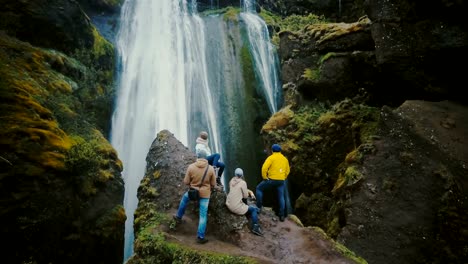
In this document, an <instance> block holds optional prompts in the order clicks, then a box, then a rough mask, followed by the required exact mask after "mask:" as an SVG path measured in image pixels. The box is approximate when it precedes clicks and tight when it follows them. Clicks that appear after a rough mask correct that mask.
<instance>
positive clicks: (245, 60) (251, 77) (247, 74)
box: [240, 45, 256, 94]
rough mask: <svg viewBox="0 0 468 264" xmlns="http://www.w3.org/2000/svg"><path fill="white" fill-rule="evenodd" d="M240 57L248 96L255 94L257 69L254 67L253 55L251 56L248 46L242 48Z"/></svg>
mask: <svg viewBox="0 0 468 264" xmlns="http://www.w3.org/2000/svg"><path fill="white" fill-rule="evenodd" d="M240 55H241V63H242V77H243V79H244V85H245V87H244V89H245V91H246V94H255V89H256V78H255V68H254V65H253V59H252V55H251V54H250V51H249V47H248V46H247V45H243V46H242V48H241V52H240Z"/></svg>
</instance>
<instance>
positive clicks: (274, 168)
mask: <svg viewBox="0 0 468 264" xmlns="http://www.w3.org/2000/svg"><path fill="white" fill-rule="evenodd" d="M271 151H272V154H271V155H270V156H268V158H267V159H266V160H265V162H264V163H263V166H262V178H263V181H262V182H260V183H259V184H258V185H257V188H256V191H255V193H256V195H257V207H258V208H259V209H260V210H262V206H263V205H262V202H263V192H264V191H265V190H266V189H268V188H275V189H276V190H277V195H278V202H279V219H280V221H281V222H283V221H284V218H285V217H286V214H285V207H286V206H285V200H284V189H285V180H286V179H287V178H288V175H289V169H290V168H289V161H288V159H287V158H286V157H285V156H284V155H283V154H281V146H280V145H278V144H273V145H272V146H271Z"/></svg>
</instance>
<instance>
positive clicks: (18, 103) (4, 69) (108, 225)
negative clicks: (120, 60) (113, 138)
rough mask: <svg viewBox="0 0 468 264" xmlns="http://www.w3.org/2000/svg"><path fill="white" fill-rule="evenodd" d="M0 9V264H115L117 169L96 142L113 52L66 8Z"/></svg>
mask: <svg viewBox="0 0 468 264" xmlns="http://www.w3.org/2000/svg"><path fill="white" fill-rule="evenodd" d="M0 5H1V6H2V10H1V11H0V16H1V18H2V19H1V22H0V30H1V33H0V101H1V104H0V110H1V122H0V131H1V132H0V134H1V135H0V149H1V151H0V164H1V166H2V171H1V173H0V193H1V194H0V200H1V203H0V208H1V210H0V217H1V219H2V226H1V234H2V237H3V238H4V239H5V240H6V241H8V242H7V243H6V245H5V246H4V250H5V252H8V254H6V255H5V256H4V257H3V261H4V262H5V263H122V261H123V239H124V238H123V233H124V222H125V212H124V209H123V206H122V202H123V191H124V190H123V181H122V178H121V175H120V172H121V171H122V164H121V162H120V160H119V159H118V157H117V153H116V152H115V150H114V149H113V148H112V146H111V145H110V144H109V142H108V141H107V140H106V138H105V136H104V135H105V134H107V131H106V128H107V127H106V124H107V123H108V122H109V116H110V115H108V116H107V117H106V116H105V115H106V114H105V113H106V111H107V113H109V112H110V107H111V105H110V102H111V100H109V101H107V104H106V99H105V98H106V96H107V95H109V94H111V88H110V87H111V86H112V82H113V74H112V73H113V70H114V63H113V61H114V53H113V47H112V45H111V44H110V43H109V42H108V41H106V40H105V39H104V38H102V37H101V36H100V34H99V33H98V32H97V30H96V29H95V28H94V26H93V25H92V24H91V23H90V21H89V19H88V18H87V15H86V14H85V13H84V12H83V11H82V9H81V7H80V5H79V4H78V3H77V2H75V1H6V0H2V1H0ZM106 109H107V110H106ZM103 113H104V119H105V121H104V122H99V121H98V120H102V119H99V118H98V115H97V114H99V115H100V114H103Z"/></svg>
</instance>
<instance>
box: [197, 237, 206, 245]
mask: <svg viewBox="0 0 468 264" xmlns="http://www.w3.org/2000/svg"><path fill="white" fill-rule="evenodd" d="M206 242H208V239H206V238H205V237H204V238H199V237H197V243H198V244H205V243H206Z"/></svg>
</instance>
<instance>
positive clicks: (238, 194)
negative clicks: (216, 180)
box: [226, 168, 263, 236]
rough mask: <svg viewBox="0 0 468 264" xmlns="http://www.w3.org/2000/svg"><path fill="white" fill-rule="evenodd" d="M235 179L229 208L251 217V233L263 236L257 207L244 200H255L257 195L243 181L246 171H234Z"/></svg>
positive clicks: (230, 194)
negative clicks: (249, 198)
mask: <svg viewBox="0 0 468 264" xmlns="http://www.w3.org/2000/svg"><path fill="white" fill-rule="evenodd" d="M234 175H235V176H234V177H233V178H232V179H231V181H230V182H229V193H228V195H227V198H226V206H227V208H228V209H229V210H230V211H231V212H233V213H235V214H238V215H250V216H251V218H252V228H251V231H252V233H254V234H255V235H258V236H261V235H263V234H262V231H261V229H260V225H259V224H258V215H257V214H258V208H257V207H256V206H252V205H247V204H246V203H245V202H244V199H247V198H248V197H251V198H252V199H255V195H254V194H253V192H252V191H251V190H249V189H247V183H246V182H245V180H244V179H243V177H244V171H243V170H242V169H241V168H237V169H236V170H235V171H234Z"/></svg>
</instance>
